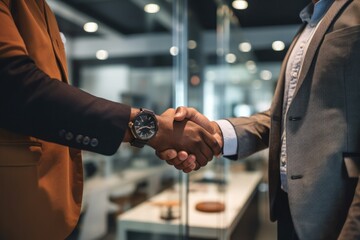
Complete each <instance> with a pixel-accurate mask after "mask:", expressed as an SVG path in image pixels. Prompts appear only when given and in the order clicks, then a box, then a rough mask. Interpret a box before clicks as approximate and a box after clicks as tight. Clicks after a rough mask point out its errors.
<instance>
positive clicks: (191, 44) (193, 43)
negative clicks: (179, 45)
mask: <svg viewBox="0 0 360 240" xmlns="http://www.w3.org/2000/svg"><path fill="white" fill-rule="evenodd" d="M196 47H197V43H196V41H195V40H189V41H188V48H189V49H195V48H196Z"/></svg>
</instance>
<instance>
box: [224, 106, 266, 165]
mask: <svg viewBox="0 0 360 240" xmlns="http://www.w3.org/2000/svg"><path fill="white" fill-rule="evenodd" d="M228 120H229V121H230V123H231V124H232V125H233V126H234V129H235V132H236V135H237V140H238V146H237V149H238V150H237V155H234V156H229V158H230V159H233V160H236V159H242V158H245V157H248V156H250V155H251V154H253V153H255V152H258V151H260V150H263V149H265V148H267V147H268V145H269V132H270V111H265V112H261V113H257V114H254V115H252V116H250V117H240V118H229V119H228Z"/></svg>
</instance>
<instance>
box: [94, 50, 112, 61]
mask: <svg viewBox="0 0 360 240" xmlns="http://www.w3.org/2000/svg"><path fill="white" fill-rule="evenodd" d="M108 57H109V53H108V51H106V50H99V51H97V52H96V58H97V59H99V60H106V59H108Z"/></svg>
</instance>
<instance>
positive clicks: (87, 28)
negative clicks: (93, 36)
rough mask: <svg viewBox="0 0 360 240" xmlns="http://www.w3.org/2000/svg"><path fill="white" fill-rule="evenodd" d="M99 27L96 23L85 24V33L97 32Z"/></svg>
mask: <svg viewBox="0 0 360 240" xmlns="http://www.w3.org/2000/svg"><path fill="white" fill-rule="evenodd" d="M98 28H99V26H98V24H97V23H96V22H87V23H85V24H84V30H85V32H89V33H93V32H96V31H97V30H98Z"/></svg>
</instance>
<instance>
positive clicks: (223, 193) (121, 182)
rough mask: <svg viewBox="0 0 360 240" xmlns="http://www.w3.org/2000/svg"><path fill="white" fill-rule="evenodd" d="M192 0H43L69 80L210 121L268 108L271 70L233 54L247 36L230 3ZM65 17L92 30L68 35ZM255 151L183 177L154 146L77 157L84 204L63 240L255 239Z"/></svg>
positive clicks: (258, 170)
mask: <svg viewBox="0 0 360 240" xmlns="http://www.w3.org/2000/svg"><path fill="white" fill-rule="evenodd" d="M195 1H197V3H199V2H202V3H203V4H209V5H211V6H213V7H214V11H211V12H210V13H207V14H213V15H214V16H213V18H214V19H215V25H216V26H215V27H214V28H211V27H206V26H204V23H203V22H202V21H200V20H199V17H200V16H198V15H196V14H195V12H194V11H193V7H194V5H195ZM195 1H188V0H173V1H171V0H154V1H151V3H150V2H149V1H147V0H121V1H118V0H108V1H84V0H62V1H55V0H49V4H50V6H51V7H52V8H53V9H55V13H56V14H57V17H58V19H59V23H60V30H61V31H63V33H64V37H65V38H66V39H67V42H66V50H67V55H68V57H69V63H70V70H71V73H70V76H71V77H72V83H73V84H74V85H75V86H77V87H79V88H81V89H83V90H84V91H87V92H89V93H92V94H94V95H96V96H99V97H102V98H106V99H109V100H112V101H115V102H121V103H125V104H129V105H131V106H133V107H144V108H149V109H152V110H153V111H155V113H156V114H161V113H162V112H164V111H165V110H166V109H168V108H170V107H177V106H191V107H195V108H196V109H198V111H200V112H201V113H203V114H204V115H205V116H207V117H208V118H209V119H210V120H216V119H222V118H228V117H241V116H249V115H250V114H252V113H254V112H256V111H263V110H265V109H267V108H268V107H269V106H270V101H271V98H272V93H273V87H274V81H273V79H275V78H276V72H275V73H274V72H273V75H270V74H269V72H266V71H265V72H264V71H263V70H266V68H263V67H260V66H259V65H258V64H257V62H256V59H255V58H254V56H253V54H252V52H251V51H241V50H240V46H239V45H240V44H241V43H243V42H246V41H247V39H246V38H245V37H244V35H243V32H242V30H241V27H239V23H238V22H237V20H236V19H235V18H234V17H233V16H234V14H233V13H232V10H231V8H230V7H229V4H228V2H227V1H223V0H210V1H209V0H204V1H203V0H201V1H200V0H195ZM195 7H196V6H195ZM197 7H198V5H197ZM114 12H115V14H114ZM197 12H198V11H197ZM110 13H112V14H110ZM204 14H205V12H204ZM70 19H71V21H75V22H76V23H77V24H78V25H80V26H81V27H82V25H83V24H85V23H87V22H95V23H97V28H98V29H97V31H95V32H90V33H89V32H87V33H82V34H80V35H79V34H75V35H74V34H72V31H70V30H71V28H70V30H69V26H68V25H67V24H68V21H70ZM245 45H246V44H245ZM261 74H262V75H261ZM261 76H262V77H264V78H265V79H267V80H261ZM263 156H264V154H263V153H260V154H257V155H254V156H252V157H250V158H249V159H245V160H243V161H230V160H228V159H225V158H223V157H216V158H214V159H213V160H212V161H211V162H209V163H208V165H207V166H206V167H204V168H202V169H200V170H198V171H195V172H193V173H191V174H184V173H181V172H180V171H178V170H176V169H175V168H173V167H172V166H170V165H167V164H166V163H165V162H164V161H162V160H160V159H159V158H157V157H156V155H155V153H154V150H153V149H151V148H150V147H144V148H143V149H137V148H133V147H131V146H129V145H128V144H121V146H120V148H119V150H118V151H117V152H116V154H114V155H113V156H103V155H99V154H95V153H91V152H84V173H85V186H84V203H83V209H82V214H81V218H80V221H79V224H78V227H77V229H76V230H75V231H74V233H73V234H72V235H71V236H70V237H69V239H79V240H87V239H101V240H105V239H106V240H109V239H117V240H137V239H140V240H143V239H153V240H167V239H192V240H200V239H239V238H240V236H241V239H252V238H253V237H254V234H256V230H257V226H258V225H259V218H258V216H259V213H258V191H257V188H258V186H259V184H260V183H261V181H262V179H263V175H264V174H263V171H262V169H263V165H264V161H263V159H264V157H263Z"/></svg>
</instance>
